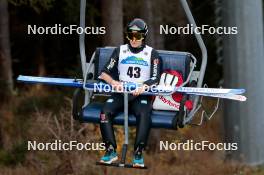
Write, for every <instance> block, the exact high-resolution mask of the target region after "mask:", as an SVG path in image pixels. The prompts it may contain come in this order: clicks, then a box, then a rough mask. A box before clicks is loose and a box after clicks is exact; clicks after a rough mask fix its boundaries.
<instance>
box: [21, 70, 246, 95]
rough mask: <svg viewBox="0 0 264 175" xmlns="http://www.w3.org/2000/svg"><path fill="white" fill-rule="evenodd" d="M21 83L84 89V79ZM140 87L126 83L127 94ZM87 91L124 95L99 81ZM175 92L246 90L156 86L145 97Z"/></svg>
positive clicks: (28, 78)
mask: <svg viewBox="0 0 264 175" xmlns="http://www.w3.org/2000/svg"><path fill="white" fill-rule="evenodd" d="M17 80H18V81H20V82H25V83H33V84H35V83H41V84H48V85H59V86H68V87H75V88H83V80H82V79H70V78H52V77H34V76H23V75H20V76H19V77H18V78H17ZM138 86H139V85H137V84H135V83H125V84H124V88H125V90H126V92H128V93H130V92H131V91H133V90H135V89H136V87H138ZM85 89H86V90H91V91H96V92H114V93H122V92H117V91H114V90H113V89H112V87H111V85H109V84H105V83H102V82H98V81H88V83H87V84H86V85H85ZM175 92H179V93H186V94H193V95H195V94H197V95H199V94H201V95H204V96H205V94H208V95H207V96H209V95H210V96H213V94H217V95H216V96H219V94H237V95H238V94H243V93H244V92H245V89H221V88H197V87H180V88H179V87H172V86H160V85H158V86H156V87H153V88H150V89H149V90H148V91H146V92H145V93H144V94H145V95H171V94H173V93H175Z"/></svg>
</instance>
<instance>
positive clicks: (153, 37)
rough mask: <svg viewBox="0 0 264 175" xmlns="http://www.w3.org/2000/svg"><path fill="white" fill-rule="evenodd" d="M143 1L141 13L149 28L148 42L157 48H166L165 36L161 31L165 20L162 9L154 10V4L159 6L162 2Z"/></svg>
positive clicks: (158, 0)
mask: <svg viewBox="0 0 264 175" xmlns="http://www.w3.org/2000/svg"><path fill="white" fill-rule="evenodd" d="M142 3H143V4H142V5H141V9H140V10H141V14H142V17H143V19H144V20H145V22H146V23H147V25H148V29H149V32H148V36H147V39H146V42H147V44H148V45H150V46H151V47H153V48H155V49H164V36H163V35H160V33H159V28H160V26H159V25H160V24H162V21H163V15H162V13H161V11H162V10H154V6H155V7H157V6H159V3H162V2H161V1H160V0H155V1H151V0H145V1H143V2H142Z"/></svg>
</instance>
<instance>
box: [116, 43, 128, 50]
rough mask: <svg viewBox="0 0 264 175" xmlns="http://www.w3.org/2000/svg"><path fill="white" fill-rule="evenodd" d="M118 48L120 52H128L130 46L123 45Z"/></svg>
mask: <svg viewBox="0 0 264 175" xmlns="http://www.w3.org/2000/svg"><path fill="white" fill-rule="evenodd" d="M118 48H119V50H127V49H128V45H127V44H122V45H120V46H119V47H118Z"/></svg>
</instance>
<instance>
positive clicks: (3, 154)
mask: <svg viewBox="0 0 264 175" xmlns="http://www.w3.org/2000/svg"><path fill="white" fill-rule="evenodd" d="M26 152H27V144H26V142H22V143H18V144H16V145H14V146H13V147H12V149H11V150H3V149H2V150H0V164H2V165H5V166H14V165H17V164H19V163H23V162H24V160H25V155H26Z"/></svg>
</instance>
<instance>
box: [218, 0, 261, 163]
mask: <svg viewBox="0 0 264 175" xmlns="http://www.w3.org/2000/svg"><path fill="white" fill-rule="evenodd" d="M223 2H224V3H223V7H224V8H223V9H224V10H223V15H224V16H223V22H224V26H237V27H238V34H237V35H224V81H225V87H233V88H239V87H243V88H245V89H246V90H247V92H246V96H247V97H248V100H247V102H244V103H238V102H233V101H225V130H226V140H227V141H228V142H237V143H238V151H232V152H231V154H230V155H231V158H235V159H239V160H241V161H244V162H246V163H248V164H250V165H258V164H262V163H264V149H263V145H264V139H263V133H264V120H263V104H264V95H263V89H264V76H263V75H264V69H263V65H264V59H263V58H264V52H263V48H264V45H263V9H262V8H263V6H262V0H254V1H248V0H232V1H230V0H224V1H223Z"/></svg>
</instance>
